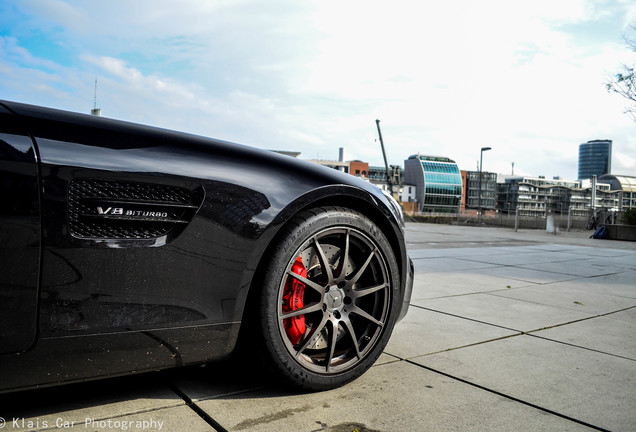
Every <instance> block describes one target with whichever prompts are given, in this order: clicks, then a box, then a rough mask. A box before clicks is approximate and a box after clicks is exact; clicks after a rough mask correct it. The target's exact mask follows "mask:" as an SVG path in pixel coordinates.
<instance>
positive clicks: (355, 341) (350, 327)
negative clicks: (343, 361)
mask: <svg viewBox="0 0 636 432" xmlns="http://www.w3.org/2000/svg"><path fill="white" fill-rule="evenodd" d="M342 322H343V323H344V325H345V328H346V329H347V333H349V336H351V341H352V342H353V347H354V348H355V349H356V357H358V358H359V359H360V358H362V356H361V355H360V346H359V345H358V337H357V336H356V331H355V330H354V329H353V324H351V320H350V319H349V318H347V319H344V320H342Z"/></svg>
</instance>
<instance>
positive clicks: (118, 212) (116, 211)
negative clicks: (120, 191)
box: [97, 207, 124, 215]
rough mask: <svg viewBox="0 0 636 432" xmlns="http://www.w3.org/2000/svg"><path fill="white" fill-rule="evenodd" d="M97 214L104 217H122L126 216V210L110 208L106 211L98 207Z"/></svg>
mask: <svg viewBox="0 0 636 432" xmlns="http://www.w3.org/2000/svg"><path fill="white" fill-rule="evenodd" d="M97 214H100V215H101V214H103V215H107V214H111V215H121V214H124V209H123V208H112V207H108V208H106V209H104V208H103V207H97Z"/></svg>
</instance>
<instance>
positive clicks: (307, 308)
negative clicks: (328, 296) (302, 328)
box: [278, 303, 322, 319]
mask: <svg viewBox="0 0 636 432" xmlns="http://www.w3.org/2000/svg"><path fill="white" fill-rule="evenodd" d="M321 309H322V305H321V303H314V304H311V305H307V306H304V307H301V308H300V309H294V310H292V311H289V312H285V313H282V314H279V316H278V317H279V318H280V319H287V318H293V317H297V316H298V315H305V314H308V313H311V312H316V311H319V310H321Z"/></svg>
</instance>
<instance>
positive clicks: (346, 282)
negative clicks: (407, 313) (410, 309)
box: [260, 208, 399, 390]
mask: <svg viewBox="0 0 636 432" xmlns="http://www.w3.org/2000/svg"><path fill="white" fill-rule="evenodd" d="M398 283H399V276H398V272H397V265H396V263H395V257H394V255H393V252H392V250H391V248H390V246H389V244H388V242H387V240H386V238H385V237H384V235H383V234H382V233H381V231H380V230H379V228H378V227H377V226H376V225H375V224H373V222H371V221H370V220H369V219H368V218H366V217H365V216H363V215H361V214H359V213H357V212H354V211H351V210H347V209H342V208H318V209H314V210H312V211H310V212H306V213H303V214H302V215H300V216H299V217H297V218H296V219H295V221H294V223H293V224H292V225H290V227H289V228H288V232H287V233H286V236H285V237H284V239H283V240H282V242H281V243H280V244H279V245H278V247H277V248H276V251H275V253H274V255H273V257H272V259H271V261H270V263H269V268H268V271H267V273H266V276H265V280H264V283H263V293H262V296H261V307H260V312H261V314H260V328H261V331H262V332H263V335H262V336H263V338H262V340H263V342H265V343H264V344H263V346H262V348H263V350H264V352H265V358H266V360H267V361H268V363H269V364H270V365H271V366H273V368H274V371H275V372H276V373H277V374H278V375H279V376H280V377H281V379H282V380H283V381H284V382H286V383H291V384H292V385H295V386H299V387H303V388H307V389H311V390H322V389H326V388H333V387H337V386H339V385H342V384H344V383H346V382H348V381H351V380H352V379H355V378H356V377H358V376H359V375H361V374H362V373H364V371H366V370H367V369H368V368H369V367H370V366H371V365H372V364H373V362H374V361H375V360H376V359H377V357H378V356H379V355H380V354H381V352H382V350H383V349H384V346H385V345H386V343H387V341H388V338H389V336H390V333H391V331H392V328H393V325H394V322H395V317H396V315H397V314H396V307H397V303H398V302H397V301H395V297H396V289H397V286H398Z"/></svg>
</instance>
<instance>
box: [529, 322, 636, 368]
mask: <svg viewBox="0 0 636 432" xmlns="http://www.w3.org/2000/svg"><path fill="white" fill-rule="evenodd" d="M532 335H534V336H539V337H542V338H546V339H550V340H555V341H559V342H564V343H568V344H571V345H576V346H578V347H582V348H588V349H592V350H596V351H600V352H603V353H606V354H612V355H615V356H620V357H625V358H628V359H631V360H636V338H634V335H636V321H631V322H629V321H622V320H615V319H610V318H607V317H596V318H592V319H589V320H585V321H579V322H576V323H572V324H568V325H565V326H560V327H554V328H551V329H546V330H540V331H536V332H532Z"/></svg>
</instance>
